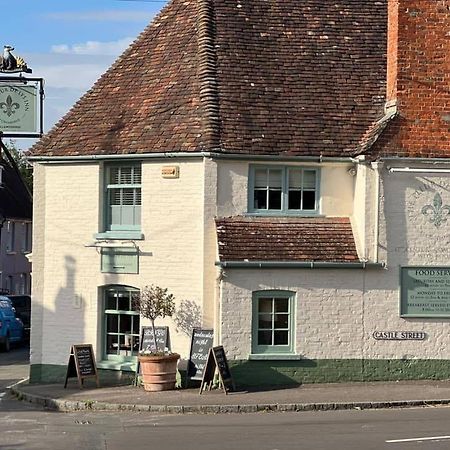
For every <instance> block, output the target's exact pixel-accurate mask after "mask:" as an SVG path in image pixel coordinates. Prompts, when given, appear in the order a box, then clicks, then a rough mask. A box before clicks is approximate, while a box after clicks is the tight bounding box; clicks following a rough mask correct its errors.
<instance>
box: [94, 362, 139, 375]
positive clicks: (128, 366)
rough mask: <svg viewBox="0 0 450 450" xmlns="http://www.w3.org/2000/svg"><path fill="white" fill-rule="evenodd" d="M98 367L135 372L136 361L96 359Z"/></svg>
mask: <svg viewBox="0 0 450 450" xmlns="http://www.w3.org/2000/svg"><path fill="white" fill-rule="evenodd" d="M97 368H98V369H106V370H122V371H123V372H136V363H133V362H130V361H127V362H120V361H108V360H104V361H97Z"/></svg>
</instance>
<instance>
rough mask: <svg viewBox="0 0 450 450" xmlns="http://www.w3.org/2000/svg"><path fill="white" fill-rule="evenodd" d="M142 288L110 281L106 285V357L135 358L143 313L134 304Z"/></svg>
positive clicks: (121, 360) (125, 360)
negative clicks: (110, 283) (136, 295)
mask: <svg viewBox="0 0 450 450" xmlns="http://www.w3.org/2000/svg"><path fill="white" fill-rule="evenodd" d="M138 292H139V289H136V288H133V287H131V286H122V285H110V286H105V287H104V288H103V360H107V361H117V362H136V361H137V355H138V353H139V333H140V315H139V312H138V311H136V310H135V308H134V307H133V303H132V300H133V295H135V294H136V293H138Z"/></svg>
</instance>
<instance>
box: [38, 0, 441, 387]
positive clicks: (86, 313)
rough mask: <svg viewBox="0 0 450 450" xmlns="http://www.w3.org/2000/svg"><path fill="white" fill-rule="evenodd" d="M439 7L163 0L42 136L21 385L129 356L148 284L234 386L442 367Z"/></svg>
mask: <svg viewBox="0 0 450 450" xmlns="http://www.w3.org/2000/svg"><path fill="white" fill-rule="evenodd" d="M449 14H450V12H449V9H448V1H447V0H445V1H443V0H437V1H432V2H430V1H429V0H408V1H406V0H397V1H394V0H381V1H377V2H366V1H361V0H350V1H349V0H346V1H342V0H337V1H334V2H323V1H319V0H305V1H303V2H298V1H294V0H266V1H261V0H220V1H219V0H172V1H171V2H170V3H169V4H168V5H167V6H166V7H165V8H164V9H163V10H162V11H161V13H160V14H159V15H158V16H157V17H156V18H155V20H154V21H153V22H152V23H151V24H150V25H149V26H148V27H147V28H146V29H145V30H144V31H143V33H142V34H141V35H140V36H139V37H138V38H137V39H136V41H135V42H134V43H133V44H132V45H131V46H130V48H129V49H128V50H126V52H125V53H124V54H123V55H122V56H121V57H120V58H119V59H118V60H117V61H116V62H115V63H114V65H113V66H112V67H111V68H110V69H109V70H108V71H107V72H106V73H105V74H104V75H103V76H102V77H101V78H100V79H99V80H98V81H97V82H96V83H95V85H94V86H93V88H92V89H91V90H89V91H88V92H87V93H86V94H85V95H84V96H83V97H82V98H81V100H80V101H79V102H77V103H76V105H75V106H74V107H73V108H72V109H71V111H70V112H69V113H68V114H67V115H66V116H65V117H64V118H63V119H62V120H61V121H60V122H59V123H58V124H57V125H56V126H55V127H54V128H53V129H52V130H51V131H50V132H49V133H48V134H47V135H46V136H44V137H43V138H42V139H41V140H40V141H39V142H38V143H37V144H36V145H35V146H34V147H33V148H32V153H31V158H30V160H31V161H32V162H33V164H34V180H35V181H34V183H35V184H34V193H35V200H34V239H33V241H34V248H33V266H34V268H33V296H34V299H33V301H34V305H33V312H32V320H33V330H32V337H31V380H32V381H52V380H61V379H62V378H64V375H65V371H66V363H67V358H68V352H69V349H70V346H71V345H72V344H77V343H82V342H87V343H92V344H93V345H94V348H95V353H96V358H97V361H98V365H99V367H100V368H101V369H104V370H108V369H109V370H115V371H122V372H123V371H127V370H133V367H134V363H135V361H136V342H137V339H138V336H139V327H140V325H142V320H140V317H139V316H138V314H137V313H136V312H135V311H133V308H132V305H131V298H132V295H133V292H135V291H136V290H139V289H140V288H142V287H143V286H144V285H146V284H157V285H160V286H162V287H167V288H168V289H169V291H170V292H172V293H173V294H174V295H175V297H176V299H177V305H178V308H179V312H181V313H183V311H184V313H185V314H184V316H183V320H184V322H183V326H177V324H178V325H179V323H180V322H177V321H176V320H175V321H172V319H170V320H167V321H166V322H164V323H165V324H167V325H169V326H170V333H171V341H172V349H173V350H175V351H177V352H179V353H181V355H182V357H183V358H186V357H187V355H188V352H189V342H190V340H189V335H188V332H186V331H189V329H190V327H191V326H193V325H197V324H198V323H200V324H201V325H202V326H204V327H211V328H214V330H215V342H216V343H217V344H223V345H224V347H225V350H226V353H227V356H228V358H229V360H230V364H231V366H232V370H233V375H234V377H235V379H236V382H237V383H238V384H241V385H262V384H289V383H293V382H320V381H340V380H395V379H408V378H411V379H413V378H440V377H442V378H448V373H449V370H450V350H449V349H450V264H449V257H450V245H449V244H450V233H449V230H450V159H449V158H450V89H449V87H450V71H449V67H450V61H449V59H450V48H449V40H448V30H449V26H450V16H449ZM183 308H184V309H183ZM160 324H163V322H160Z"/></svg>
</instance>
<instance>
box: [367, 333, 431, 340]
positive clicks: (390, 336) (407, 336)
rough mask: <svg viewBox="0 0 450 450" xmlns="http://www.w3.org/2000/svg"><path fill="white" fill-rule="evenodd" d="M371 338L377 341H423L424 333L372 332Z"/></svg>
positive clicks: (425, 335)
mask: <svg viewBox="0 0 450 450" xmlns="http://www.w3.org/2000/svg"><path fill="white" fill-rule="evenodd" d="M372 336H373V337H374V339H376V340H377V341H423V340H425V339H426V337H427V334H426V333H425V332H424V331H374V332H373V334H372Z"/></svg>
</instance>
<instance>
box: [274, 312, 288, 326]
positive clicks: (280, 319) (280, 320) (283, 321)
mask: <svg viewBox="0 0 450 450" xmlns="http://www.w3.org/2000/svg"><path fill="white" fill-rule="evenodd" d="M274 327H275V328H289V314H275V320H274Z"/></svg>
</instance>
